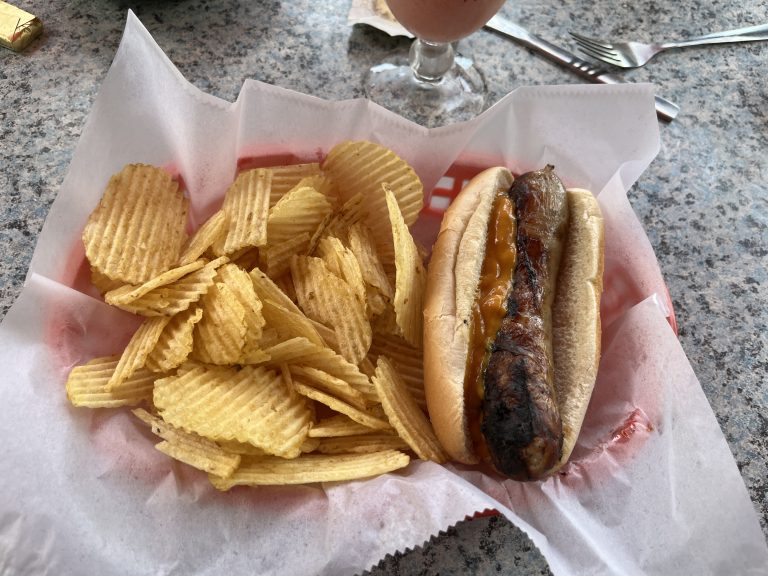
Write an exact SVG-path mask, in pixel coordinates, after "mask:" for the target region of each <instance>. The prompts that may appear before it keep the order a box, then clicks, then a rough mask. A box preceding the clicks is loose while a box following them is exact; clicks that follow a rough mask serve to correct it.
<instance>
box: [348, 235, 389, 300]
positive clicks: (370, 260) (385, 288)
mask: <svg viewBox="0 0 768 576" xmlns="http://www.w3.org/2000/svg"><path fill="white" fill-rule="evenodd" d="M349 247H350V249H351V250H352V253H353V254H354V255H355V257H356V258H357V261H358V263H359V265H360V271H361V273H362V275H363V279H364V280H365V282H366V283H367V284H369V285H371V286H373V287H375V288H377V289H378V290H379V291H380V292H381V293H382V294H383V295H384V296H386V297H387V298H389V299H390V300H392V299H393V298H394V297H395V291H394V289H393V288H392V283H391V282H390V281H389V278H388V277H387V273H386V271H385V270H384V265H383V264H382V263H381V259H380V258H379V255H378V253H377V252H376V243H375V242H374V240H373V236H372V235H371V231H370V229H369V228H368V227H367V226H364V225H362V224H360V223H356V224H353V225H352V226H351V227H350V228H349Z"/></svg>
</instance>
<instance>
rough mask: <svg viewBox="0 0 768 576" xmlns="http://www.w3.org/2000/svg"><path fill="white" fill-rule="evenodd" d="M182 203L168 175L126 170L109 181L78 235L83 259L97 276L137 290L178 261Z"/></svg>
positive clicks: (134, 167)
mask: <svg viewBox="0 0 768 576" xmlns="http://www.w3.org/2000/svg"><path fill="white" fill-rule="evenodd" d="M187 209H188V200H187V199H186V198H184V194H183V193H182V191H181V190H180V189H179V184H178V183H177V182H175V181H174V180H173V179H172V178H171V175H170V174H168V173H167V172H166V171H165V170H163V169H161V168H156V167H154V166H148V165H146V164H129V165H127V166H126V167H125V168H123V170H122V171H120V172H119V173H117V174H115V175H114V176H112V178H111V179H110V181H109V184H108V185H107V189H106V190H105V192H104V195H103V196H102V198H101V201H100V202H99V205H98V206H97V207H96V209H95V210H94V211H93V212H92V213H91V215H90V216H89V218H88V222H87V223H86V225H85V229H84V230H83V244H84V245H85V255H86V257H87V258H88V261H89V262H90V264H91V266H93V267H94V268H96V269H97V270H98V271H99V272H100V273H101V274H103V275H104V276H106V277H108V278H110V279H112V280H119V281H122V282H124V283H126V284H141V283H143V282H146V281H147V280H149V279H150V278H153V277H155V276H158V275H159V274H162V273H163V272H165V271H166V270H168V269H169V268H170V267H171V266H173V265H174V264H175V263H176V262H177V261H178V259H179V252H180V250H181V246H182V244H183V243H184V241H185V239H186V232H185V227H186V223H187Z"/></svg>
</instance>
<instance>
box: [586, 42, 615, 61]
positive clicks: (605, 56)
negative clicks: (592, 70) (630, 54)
mask: <svg viewBox="0 0 768 576" xmlns="http://www.w3.org/2000/svg"><path fill="white" fill-rule="evenodd" d="M577 44H579V43H578V42H577ZM579 50H581V51H582V52H584V53H585V54H586V55H587V56H591V57H592V58H596V59H597V60H602V61H603V62H607V63H608V64H614V65H617V66H618V65H621V62H622V61H621V59H620V58H618V57H617V56H616V55H615V54H613V53H612V52H598V51H596V50H593V49H592V47H591V46H585V45H583V44H579Z"/></svg>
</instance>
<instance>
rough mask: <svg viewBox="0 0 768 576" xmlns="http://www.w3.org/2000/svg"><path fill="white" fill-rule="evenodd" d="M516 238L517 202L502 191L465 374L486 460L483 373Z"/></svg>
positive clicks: (476, 442) (475, 436)
mask: <svg viewBox="0 0 768 576" xmlns="http://www.w3.org/2000/svg"><path fill="white" fill-rule="evenodd" d="M516 238H517V221H516V219H515V204H514V202H513V201H512V200H511V199H510V198H509V196H507V191H506V190H502V191H500V192H498V193H497V195H496V198H495V199H494V202H493V207H492V209H491V217H490V219H489V222H488V236H487V238H486V242H485V259H484V260H483V267H482V269H481V271H480V281H479V283H478V297H477V298H476V299H475V303H474V304H473V306H472V318H471V323H472V324H471V326H470V334H469V354H468V356H467V367H466V371H465V375H464V398H465V405H466V408H467V416H468V425H469V433H470V436H471V438H472V444H473V446H474V448H475V452H476V453H477V455H478V456H479V457H480V458H481V459H482V460H487V459H488V456H489V455H488V451H487V449H486V446H485V440H484V438H483V433H482V432H481V430H480V419H481V416H480V406H481V401H482V399H483V394H484V389H483V372H484V370H485V367H486V365H487V364H488V358H489V357H490V347H491V344H492V343H493V341H494V339H495V336H496V333H497V332H498V331H499V327H500V326H501V321H502V319H503V318H504V316H505V315H506V313H507V297H508V295H509V292H510V288H511V285H512V275H513V274H514V271H515V261H516V260H517V249H516Z"/></svg>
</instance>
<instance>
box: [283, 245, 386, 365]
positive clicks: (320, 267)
mask: <svg viewBox="0 0 768 576" xmlns="http://www.w3.org/2000/svg"><path fill="white" fill-rule="evenodd" d="M291 276H292V277H293V284H294V286H295V287H296V297H297V298H298V301H299V306H300V307H301V309H302V310H304V312H305V314H306V315H307V316H308V317H309V318H312V319H313V320H317V321H318V322H321V323H322V324H325V325H326V326H329V327H331V328H333V329H334V332H335V334H336V341H337V343H338V352H339V353H340V354H341V355H342V356H343V357H344V358H346V359H347V360H348V361H349V362H351V363H353V364H357V363H359V362H360V360H362V359H363V358H365V355H366V354H367V353H368V348H369V347H370V345H371V339H372V337H373V332H372V330H371V325H370V322H369V321H368V317H367V316H366V312H365V304H364V303H363V302H361V301H360V300H359V299H358V298H357V297H356V295H355V293H354V292H353V290H352V288H350V286H349V284H347V283H346V282H345V281H344V280H342V279H341V278H339V277H338V276H336V275H334V274H333V273H332V272H331V271H330V270H328V267H327V266H326V265H325V263H324V262H323V261H322V260H321V259H319V258H315V257H313V256H294V257H293V258H292V259H291Z"/></svg>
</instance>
